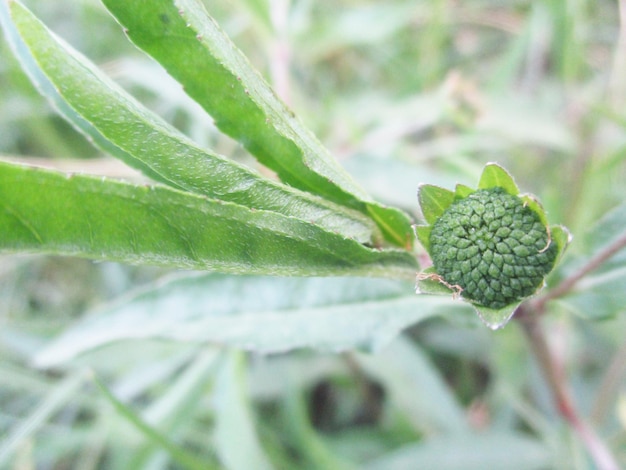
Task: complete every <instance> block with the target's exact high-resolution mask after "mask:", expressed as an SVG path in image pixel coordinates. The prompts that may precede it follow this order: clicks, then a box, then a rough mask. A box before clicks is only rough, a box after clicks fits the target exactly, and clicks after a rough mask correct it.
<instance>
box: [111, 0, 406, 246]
mask: <svg viewBox="0 0 626 470" xmlns="http://www.w3.org/2000/svg"><path fill="white" fill-rule="evenodd" d="M104 4H105V5H106V7H107V8H108V9H109V10H110V11H111V13H112V14H113V15H114V16H115V17H116V18H117V20H118V21H119V22H120V23H121V24H122V25H123V26H124V27H125V28H126V32H127V34H128V36H129V37H130V39H131V40H132V41H133V42H134V43H135V44H136V45H137V46H138V47H140V48H141V49H143V50H144V51H146V52H147V53H148V54H150V55H152V56H153V57H154V58H155V59H156V60H157V61H159V62H160V63H161V65H163V66H164V67H165V69H166V70H167V71H168V72H169V73H170V74H171V75H172V76H173V77H174V78H176V79H177V80H178V81H179V82H180V83H181V84H182V85H183V87H184V88H185V91H186V92H187V93H188V94H189V96H191V97H192V98H193V99H195V100H196V101H197V102H198V103H199V104H200V105H201V106H202V107H203V108H204V109H206V110H207V112H208V113H209V114H211V115H212V116H213V117H214V119H215V123H216V125H217V127H218V128H219V129H220V130H221V131H222V132H224V133H225V134H228V135H230V136H232V137H233V138H235V139H237V140H238V141H240V142H241V143H242V144H243V145H244V146H245V147H246V148H247V149H248V150H249V151H250V153H252V154H253V155H254V156H256V157H257V158H258V159H259V161H260V162H261V163H263V164H264V165H266V166H268V167H269V168H271V169H272V170H274V171H275V172H276V173H277V174H278V176H279V177H280V179H281V180H283V181H284V182H286V183H288V184H289V185H291V186H293V187H297V188H300V189H302V190H305V191H309V192H311V193H314V194H317V195H320V196H322V197H324V198H327V199H330V200H332V201H334V202H336V203H339V204H342V205H345V206H348V207H352V208H354V209H357V210H359V211H361V212H363V213H367V214H370V215H372V216H373V217H374V220H375V221H376V222H377V223H378V224H379V226H380V228H381V230H382V231H383V233H384V234H385V236H386V238H387V240H388V241H390V242H392V243H394V244H396V245H399V246H402V247H404V246H406V243H407V241H408V242H409V243H410V242H411V237H410V233H411V229H410V219H409V218H408V216H407V215H406V214H404V213H403V212H401V211H398V210H397V209H393V208H388V207H385V206H382V205H378V204H376V203H374V202H373V201H372V200H371V198H370V197H369V196H368V195H367V194H366V193H365V192H364V191H363V190H362V189H361V188H360V187H359V186H358V185H357V184H356V183H355V182H354V181H353V180H352V178H351V177H350V176H349V175H348V174H347V173H346V171H345V170H344V169H343V168H341V166H340V165H339V163H338V162H337V161H336V160H335V159H334V158H333V157H332V156H331V155H330V154H329V152H328V150H327V149H326V148H325V147H324V146H323V145H322V144H321V143H320V142H319V141H318V140H317V139H316V138H315V136H313V135H312V134H311V132H310V131H309V130H308V129H306V128H305V127H304V126H303V125H302V123H301V122H300V121H299V120H298V119H296V117H295V116H294V115H293V113H292V112H291V111H289V110H288V109H287V108H286V106H285V105H284V104H283V103H282V102H281V101H280V100H279V99H278V97H277V96H276V94H275V93H274V92H273V91H272V90H271V88H270V87H269V85H268V84H267V83H266V82H265V81H264V80H263V79H262V78H261V76H260V75H259V73H258V72H257V71H256V70H254V69H253V68H252V66H251V65H250V63H249V62H248V60H247V59H246V57H245V56H244V55H243V54H242V53H241V52H240V51H239V50H238V49H237V48H236V47H235V45H234V44H233V43H232V42H231V41H230V39H229V38H228V37H227V36H226V35H225V34H224V33H223V32H222V31H221V29H220V28H219V26H218V25H217V24H216V23H215V21H214V20H213V19H212V18H211V17H210V16H209V14H208V13H207V12H206V10H205V8H204V6H203V5H202V3H201V2H199V1H198V0H179V1H173V0H142V1H133V2H127V1H121V0H104Z"/></svg>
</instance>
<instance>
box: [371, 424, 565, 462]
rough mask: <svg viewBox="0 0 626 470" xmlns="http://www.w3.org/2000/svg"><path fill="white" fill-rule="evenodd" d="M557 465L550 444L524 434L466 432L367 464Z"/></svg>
mask: <svg viewBox="0 0 626 470" xmlns="http://www.w3.org/2000/svg"><path fill="white" fill-rule="evenodd" d="M552 466H553V460H552V455H551V453H550V451H549V449H548V448H546V446H545V445H544V444H543V443H542V442H541V441H538V440H537V439H531V438H529V437H527V436H525V435H524V434H520V433H512V432H510V431H509V432H506V431H501V432H498V433H477V432H473V433H462V434H451V435H447V436H441V437H434V438H431V439H427V440H424V441H423V442H420V443H417V444H409V445H406V446H404V447H401V448H400V449H398V450H396V451H393V452H391V453H389V454H388V455H386V456H383V457H381V458H379V459H377V460H376V461H374V462H372V463H370V464H369V465H367V466H365V467H364V469H365V470H405V469H407V468H436V469H437V470H484V469H487V468H493V469H504V468H506V469H507V470H541V469H546V468H551V467H552Z"/></svg>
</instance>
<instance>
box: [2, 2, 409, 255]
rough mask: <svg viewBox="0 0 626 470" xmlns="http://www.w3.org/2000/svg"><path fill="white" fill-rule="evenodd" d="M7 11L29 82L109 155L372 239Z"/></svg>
mask: <svg viewBox="0 0 626 470" xmlns="http://www.w3.org/2000/svg"><path fill="white" fill-rule="evenodd" d="M131 3H132V2H131ZM11 14H12V15H13V18H14V21H15V24H13V23H11V22H10V19H9V18H8V16H7V11H6V4H5V3H2V5H0V18H1V19H2V22H3V26H4V27H5V30H6V31H7V34H8V35H9V39H10V40H11V42H12V44H13V47H14V49H15V51H16V53H17V55H18V57H19V58H20V60H21V61H22V63H23V64H24V67H25V68H26V70H27V71H28V72H29V74H30V76H31V77H32V80H33V81H34V82H35V83H36V84H37V85H38V86H39V88H40V90H41V91H42V92H43V93H44V95H45V96H46V97H48V98H49V99H50V100H51V101H52V102H53V103H54V104H55V105H56V106H57V107H58V108H59V109H60V111H61V112H62V113H63V114H64V115H65V116H66V117H67V118H68V119H69V120H70V122H72V123H73V124H74V125H75V126H76V127H77V128H79V129H80V130H81V131H83V132H84V133H85V134H86V135H87V136H88V137H90V138H91V139H92V140H93V141H94V142H95V143H97V144H98V145H99V146H100V147H102V148H103V149H104V150H106V151H109V152H110V153H111V154H112V155H114V156H116V157H118V158H120V159H122V160H124V161H125V162H126V163H128V164H129V165H131V166H133V167H135V168H138V169H139V170H141V171H143V172H144V173H145V174H146V175H148V176H150V177H151V178H153V179H155V180H157V181H160V182H163V183H166V184H168V185H171V186H173V187H176V188H179V189H186V190H188V191H192V192H195V193H198V194H203V195H207V196H210V197H214V198H219V199H223V200H227V201H231V202H235V203H237V204H241V205H245V206H248V207H251V208H255V209H263V210H270V211H276V212H280V213H282V214H285V215H289V216H292V217H297V218H300V219H303V220H307V221H309V222H313V223H316V224H318V225H320V226H322V227H324V228H326V229H327V230H329V231H333V232H337V233H341V234H344V235H345V236H347V237H350V238H354V239H356V240H358V241H360V242H362V243H367V242H374V243H376V242H379V241H380V238H381V236H380V234H378V235H377V233H378V231H377V229H376V227H375V225H374V224H373V223H372V221H371V220H369V219H368V217H366V216H365V215H363V214H361V213H359V212H357V211H355V210H350V209H348V208H346V207H343V206H340V205H338V204H333V203H331V202H329V201H324V200H322V199H321V198H318V197H315V196H313V195H310V194H308V193H304V192H301V191H297V190H295V189H293V188H289V187H287V186H284V185H281V184H278V183H274V182H272V181H270V180H268V179H266V178H263V177H261V176H260V175H259V174H257V173H255V172H252V171H251V170H249V169H247V168H245V167H244V166H242V165H239V164H236V163H235V162H233V161H231V160H228V159H226V158H224V157H221V156H219V155H216V154H213V153H210V152H208V151H206V150H203V149H200V148H198V147H197V146H196V145H195V144H194V143H193V142H191V141H190V140H189V139H187V138H186V137H185V136H183V135H182V134H181V133H180V132H178V131H177V130H176V129H174V128H173V127H171V126H170V125H168V124H167V123H166V122H164V121H163V120H162V119H160V118H159V117H158V116H156V115H155V114H153V113H152V112H151V111H149V110H147V109H146V108H145V107H143V106H142V105H141V104H140V103H138V102H137V101H136V100H135V99H134V98H132V97H131V96H130V95H128V94H127V93H126V92H125V91H124V90H122V89H121V88H120V87H119V86H117V85H116V84H115V83H113V82H112V81H111V80H109V79H108V78H107V77H106V76H105V75H104V74H103V73H102V72H101V71H99V70H98V69H97V68H96V67H95V66H94V65H93V64H92V63H90V62H89V61H88V60H87V59H86V58H84V57H82V56H81V55H80V54H79V53H77V52H76V51H75V50H73V49H71V48H70V47H69V46H67V45H66V44H64V43H63V42H62V41H60V40H59V39H58V38H56V37H55V36H54V35H53V34H52V33H50V31H48V29H47V28H46V27H45V26H44V25H43V24H42V23H41V22H40V21H38V20H37V19H36V18H35V17H34V16H33V15H32V14H31V13H30V12H29V11H28V10H26V9H25V8H24V7H23V6H22V5H21V4H19V3H18V2H13V3H11ZM22 41H23V42H22ZM395 226H397V224H396V225H395Z"/></svg>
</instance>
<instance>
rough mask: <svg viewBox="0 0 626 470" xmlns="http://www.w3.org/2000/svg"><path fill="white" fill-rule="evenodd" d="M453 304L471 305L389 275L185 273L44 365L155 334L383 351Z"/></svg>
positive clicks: (101, 312) (84, 327)
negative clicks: (420, 292)
mask: <svg viewBox="0 0 626 470" xmlns="http://www.w3.org/2000/svg"><path fill="white" fill-rule="evenodd" d="M173 305H175V306H176V307H175V308H173V307H172V306H173ZM451 308H453V309H454V308H469V307H467V306H464V305H463V304H460V303H459V302H453V301H452V300H450V299H448V298H444V297H441V296H418V295H415V294H414V293H413V288H412V284H411V283H408V282H400V281H395V280H390V279H367V278H280V277H261V276H254V277H252V276H250V277H249V276H223V275H217V274H203V275H199V276H195V275H194V276H186V277H184V278H176V279H171V280H169V281H167V282H163V283H159V284H158V285H157V286H152V287H151V288H149V289H145V290H142V291H140V292H137V293H135V294H134V295H133V296H131V297H126V298H123V299H119V300H118V301H117V302H114V303H112V304H111V305H106V306H103V307H101V308H99V309H98V310H97V311H94V312H92V314H90V315H86V316H85V317H84V318H83V319H82V320H81V321H80V322H77V323H76V324H75V325H73V326H72V327H71V328H69V329H68V330H67V331H65V332H64V333H63V334H62V335H60V336H58V337H57V338H56V339H55V340H54V341H52V342H51V343H50V344H49V345H48V346H47V347H45V348H44V349H42V350H41V351H40V352H39V353H38V354H37V357H36V358H35V362H36V363H37V365H38V366H42V367H50V366H60V365H64V364H67V363H68V362H71V361H72V360H73V359H74V358H75V357H77V356H78V355H80V354H83V353H86V352H89V351H92V350H94V349H96V348H99V347H102V346H106V345H109V344H111V343H113V342H116V341H121V340H130V341H136V340H141V339H155V338H159V339H171V340H177V341H182V342H184V343H186V344H190V343H198V344H207V343H213V344H218V345H221V346H226V347H233V348H238V349H245V350H248V351H253V352H256V353H284V352H286V351H289V350H292V349H295V348H313V349H316V350H318V351H326V352H328V351H330V352H337V351H343V350H350V349H356V348H361V349H367V350H373V351H377V350H380V349H381V348H383V347H384V346H386V345H387V343H388V342H389V341H391V340H392V339H393V338H395V336H396V335H397V334H399V333H400V332H401V331H402V330H403V329H404V328H406V327H408V326H410V325H413V324H415V323H418V322H420V321H422V320H425V319H427V318H432V317H433V316H436V315H439V314H442V313H443V312H444V311H450V309H451ZM122 347H123V346H122Z"/></svg>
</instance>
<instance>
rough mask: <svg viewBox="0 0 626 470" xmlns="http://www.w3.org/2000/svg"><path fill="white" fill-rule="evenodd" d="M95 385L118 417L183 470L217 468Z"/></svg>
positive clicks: (102, 386)
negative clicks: (123, 419)
mask: <svg viewBox="0 0 626 470" xmlns="http://www.w3.org/2000/svg"><path fill="white" fill-rule="evenodd" d="M95 383H96V385H97V386H98V389H99V390H100V391H101V392H102V395H103V396H104V397H105V398H106V399H107V401H108V402H109V403H111V405H113V408H114V409H115V411H116V412H117V413H118V414H119V415H120V416H122V417H123V418H125V419H126V420H127V421H128V422H129V423H131V424H132V425H133V426H134V427H135V428H137V429H138V430H139V431H140V432H141V433H142V434H143V435H144V436H146V438H148V439H150V440H151V441H152V442H154V443H155V444H156V445H158V446H159V447H161V448H162V449H164V450H166V451H167V452H168V453H169V455H170V456H171V457H172V459H174V460H175V461H176V462H178V463H179V464H180V465H182V466H183V467H184V468H188V469H197V470H200V469H212V468H217V467H216V466H214V465H211V463H210V462H207V461H201V460H199V459H197V458H196V457H195V456H194V455H193V454H191V453H190V452H188V451H186V450H185V449H183V448H181V447H180V446H178V445H177V444H176V443H174V442H172V441H171V440H170V439H169V437H168V436H166V435H164V434H161V433H160V432H159V431H158V430H157V429H155V428H153V427H152V426H150V425H149V424H148V423H146V422H145V421H144V420H143V419H141V417H140V416H138V415H137V414H136V413H135V412H133V410H131V409H130V408H129V407H128V406H126V405H125V404H124V403H122V402H121V401H120V400H118V399H117V398H116V397H115V396H114V395H113V393H111V391H110V390H109V389H108V388H107V387H106V386H105V385H104V383H103V382H101V381H100V380H98V379H97V378H95Z"/></svg>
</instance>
